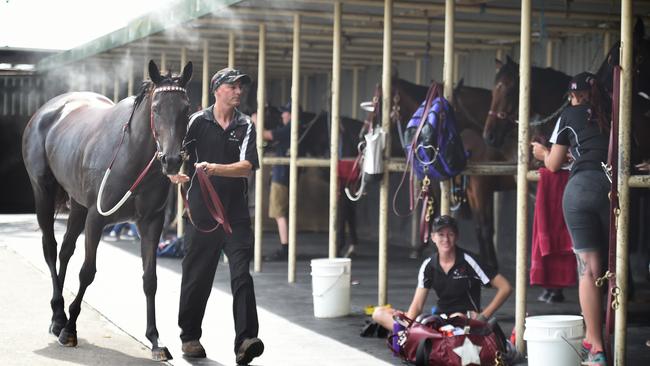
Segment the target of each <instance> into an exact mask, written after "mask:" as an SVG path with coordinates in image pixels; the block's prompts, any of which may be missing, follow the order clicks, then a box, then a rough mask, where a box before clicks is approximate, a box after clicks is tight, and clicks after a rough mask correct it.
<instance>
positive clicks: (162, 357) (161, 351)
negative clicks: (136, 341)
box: [151, 347, 174, 361]
mask: <svg viewBox="0 0 650 366" xmlns="http://www.w3.org/2000/svg"><path fill="white" fill-rule="evenodd" d="M151 358H152V359H153V360H154V361H168V360H172V359H174V357H172V354H171V353H169V350H168V349H167V347H155V348H154V349H152V350H151Z"/></svg>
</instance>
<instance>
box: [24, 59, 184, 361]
mask: <svg viewBox="0 0 650 366" xmlns="http://www.w3.org/2000/svg"><path fill="white" fill-rule="evenodd" d="M191 75H192V63H188V64H187V65H186V66H185V68H184V69H183V72H182V75H181V76H180V77H172V76H171V74H167V76H162V75H161V74H160V71H159V69H158V66H156V64H155V63H154V62H153V61H150V62H149V76H150V78H151V81H145V82H144V83H143V85H142V88H141V90H140V92H139V94H138V95H137V96H135V97H129V98H126V99H124V100H122V101H120V102H119V103H118V104H114V103H113V102H112V101H111V100H109V99H108V98H106V97H104V96H102V95H99V94H96V93H91V92H78V93H67V94H63V95H60V96H57V97H55V98H53V99H51V100H50V101H48V102H47V103H45V104H44V105H43V106H42V107H41V108H40V109H39V110H38V111H36V113H35V114H34V116H33V117H32V118H31V120H30V121H29V123H28V124H27V127H26V128H25V132H24V134H23V141H22V142H23V146H22V151H23V159H24V162H25V167H26V168H27V172H28V174H29V178H30V181H31V184H32V188H33V191H34V199H35V203H36V216H37V219H38V224H39V227H40V228H41V231H42V233H43V254H44V256H45V261H46V262H47V265H48V267H49V270H50V275H51V277H52V286H53V290H54V291H53V295H52V300H51V301H50V304H51V307H52V312H53V315H52V323H51V325H50V332H51V333H52V334H54V335H56V336H58V342H59V344H61V345H63V346H67V347H74V346H76V345H77V318H78V316H79V312H80V310H81V302H82V301H83V297H84V293H85V292H86V289H87V287H88V286H89V285H90V284H91V283H92V282H93V280H94V278H95V273H96V271H97V269H96V257H97V246H98V244H99V241H100V239H101V236H102V230H103V229H104V227H105V226H106V225H108V224H113V223H118V222H124V221H130V220H134V221H135V222H136V223H137V226H138V230H139V232H140V236H141V256H142V265H143V270H144V274H143V277H142V278H143V288H144V293H145V295H146V304H147V329H146V336H147V339H149V341H150V342H151V345H152V357H153V359H155V360H168V359H171V358H172V357H171V354H170V353H169V351H168V350H167V348H166V347H164V346H162V345H159V336H158V330H157V328H156V311H155V295H156V287H157V285H156V249H157V247H158V240H159V238H160V233H161V231H162V226H163V220H164V209H165V202H166V199H167V193H168V191H169V185H170V183H169V179H168V178H167V177H166V175H170V174H176V173H178V171H179V169H180V167H181V164H182V162H183V159H184V156H185V154H184V151H183V139H184V137H185V132H186V130H187V123H188V116H189V108H190V101H189V98H188V96H187V92H186V89H185V86H186V85H187V83H188V82H189V80H190V78H191ZM152 155H153V157H152ZM111 157H113V159H112V160H111ZM107 168H108V169H107ZM149 168H152V169H149ZM111 172H112V173H113V174H112V176H111V174H110V173H111ZM102 176H103V179H102ZM109 176H110V179H109ZM134 182H135V183H134ZM129 187H131V188H129ZM125 192H127V193H126V194H125ZM131 192H132V193H133V195H132V196H130V195H129V193H131ZM66 196H67V197H69V200H70V214H69V217H68V223H67V229H66V232H65V236H64V238H63V242H62V244H61V249H60V252H59V271H58V273H57V269H56V267H57V263H56V258H57V242H56V239H55V237H54V216H55V212H56V210H57V205H58V204H61V203H64V202H65V201H66ZM116 202H119V203H117V204H116ZM120 204H122V205H121V206H120ZM102 205H103V206H104V208H106V207H107V206H109V205H110V206H113V205H115V206H114V207H113V208H112V209H110V210H107V211H106V212H102V210H101V206H102ZM82 231H85V238H86V241H85V255H86V256H85V259H84V262H83V265H82V267H81V271H80V273H79V291H78V292H77V296H76V297H75V299H74V301H73V302H72V304H70V308H69V316H70V317H69V318H68V317H67V316H66V313H65V310H64V299H63V294H62V291H63V285H64V281H65V275H66V270H67V266H68V262H69V260H70V257H71V256H72V254H73V252H74V249H75V246H76V241H77V238H78V237H79V235H80V234H81V232H82Z"/></svg>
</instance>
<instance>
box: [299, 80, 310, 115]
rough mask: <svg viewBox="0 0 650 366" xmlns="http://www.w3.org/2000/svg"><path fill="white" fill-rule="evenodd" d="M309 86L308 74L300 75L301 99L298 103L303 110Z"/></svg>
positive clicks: (305, 105) (305, 108) (305, 107)
mask: <svg viewBox="0 0 650 366" xmlns="http://www.w3.org/2000/svg"><path fill="white" fill-rule="evenodd" d="M308 88H309V76H308V75H303V77H302V88H300V90H302V93H301V94H300V95H301V97H302V101H301V102H300V105H301V106H302V108H303V109H304V110H307V90H308Z"/></svg>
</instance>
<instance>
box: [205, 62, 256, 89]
mask: <svg viewBox="0 0 650 366" xmlns="http://www.w3.org/2000/svg"><path fill="white" fill-rule="evenodd" d="M237 80H241V84H242V85H245V84H250V83H251V81H252V80H251V77H250V76H248V75H246V74H244V73H243V72H241V71H240V70H237V69H233V68H231V67H226V68H225V69H221V70H219V71H217V73H216V74H214V75H213V76H212V79H211V80H210V89H211V90H212V92H213V93H214V91H215V90H217V88H218V87H219V86H220V85H221V84H234V83H235V82H236V81H237Z"/></svg>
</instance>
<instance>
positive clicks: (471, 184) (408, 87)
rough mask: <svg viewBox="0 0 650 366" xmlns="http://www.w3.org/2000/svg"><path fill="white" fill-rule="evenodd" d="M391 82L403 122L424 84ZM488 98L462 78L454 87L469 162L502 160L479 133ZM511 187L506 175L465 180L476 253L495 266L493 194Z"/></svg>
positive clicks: (421, 94)
mask: <svg viewBox="0 0 650 366" xmlns="http://www.w3.org/2000/svg"><path fill="white" fill-rule="evenodd" d="M392 85H393V95H394V96H395V95H399V98H395V97H394V99H398V100H399V112H400V114H399V118H400V122H401V123H406V122H407V121H408V120H409V119H410V118H411V116H412V115H413V113H415V111H416V110H417V108H418V107H419V106H420V104H421V103H422V102H423V101H424V99H425V98H426V92H427V90H428V87H426V86H422V85H417V84H414V83H411V82H408V81H406V80H402V79H397V78H396V79H393V82H392ZM490 101H491V92H490V90H488V89H483V88H476V87H470V86H465V85H464V83H463V81H462V80H461V81H459V83H458V85H457V86H456V88H454V94H453V100H452V106H453V108H454V112H455V116H456V122H457V123H458V130H459V131H461V138H462V140H463V145H464V147H465V149H466V150H467V151H468V152H469V153H470V156H469V162H470V163H472V164H477V163H484V162H494V161H505V160H506V157H505V155H504V154H503V153H502V152H501V151H500V150H498V149H496V148H493V147H491V146H488V145H487V144H486V143H485V141H484V140H483V138H482V136H481V134H482V131H483V123H484V121H485V117H486V116H487V114H488V111H489V109H490ZM396 130H398V129H397V128H396ZM402 153H403V152H402ZM461 179H462V178H461ZM513 188H514V180H513V179H512V177H507V176H489V175H474V176H469V177H468V181H467V190H466V195H467V202H468V204H469V208H470V211H471V214H472V218H473V220H474V224H475V231H476V238H477V240H478V243H479V251H480V256H481V257H482V258H483V260H485V261H486V262H487V263H490V264H492V265H495V266H496V265H497V259H496V254H495V250H494V239H493V236H494V211H493V194H494V192H495V191H503V190H510V189H513Z"/></svg>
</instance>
